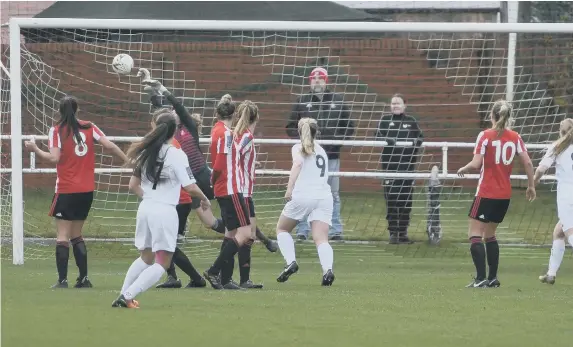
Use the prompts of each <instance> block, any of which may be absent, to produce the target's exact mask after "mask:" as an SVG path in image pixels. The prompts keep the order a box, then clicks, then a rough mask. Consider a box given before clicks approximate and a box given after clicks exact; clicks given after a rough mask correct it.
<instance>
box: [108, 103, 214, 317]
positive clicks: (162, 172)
mask: <svg viewBox="0 0 573 347" xmlns="http://www.w3.org/2000/svg"><path fill="white" fill-rule="evenodd" d="M176 127H177V123H176V121H175V117H174V116H173V115H172V114H171V113H166V114H163V115H160V116H158V118H157V122H156V126H155V128H154V129H153V130H151V131H150V132H149V133H148V134H147V135H145V137H144V138H143V139H142V140H141V141H140V142H136V143H133V144H132V145H131V146H130V148H129V150H128V152H127V156H128V158H129V159H130V164H131V165H132V166H133V167H134V173H133V175H132V176H131V179H130V181H129V188H130V190H131V191H132V192H134V193H135V194H136V195H137V196H139V197H140V198H141V199H142V200H141V203H140V204H139V207H138V209H137V217H136V226H135V242H134V243H135V247H136V248H137V249H138V250H139V252H140V257H139V258H137V259H136V260H135V261H134V262H133V263H132V264H131V266H130V267H129V269H128V271H127V274H126V276H125V280H124V283H123V287H122V289H121V293H120V295H119V297H118V298H117V299H116V300H115V301H114V302H113V303H112V307H126V308H138V307H139V303H138V302H137V301H136V300H135V297H136V296H137V295H139V294H140V293H142V292H144V291H146V290H147V289H149V288H151V286H153V285H154V284H155V283H157V282H158V281H159V280H160V279H161V276H163V273H164V272H165V269H167V268H168V267H169V265H170V264H171V257H172V255H173V252H174V251H175V248H176V244H177V229H178V226H179V218H178V216H177V209H176V206H177V204H178V202H179V198H180V191H181V187H183V189H184V190H185V191H186V192H187V193H189V194H190V195H191V196H193V197H196V198H198V199H200V201H201V207H202V208H204V209H208V208H210V206H211V204H210V202H209V199H207V197H206V196H205V194H203V192H202V191H201V189H199V187H198V186H197V184H196V183H195V178H194V177H193V174H192V173H191V169H190V168H189V162H188V160H187V156H186V155H185V153H183V151H182V150H181V149H178V148H176V147H175V146H173V144H172V140H173V135H174V134H175V129H176ZM154 258H155V263H154Z"/></svg>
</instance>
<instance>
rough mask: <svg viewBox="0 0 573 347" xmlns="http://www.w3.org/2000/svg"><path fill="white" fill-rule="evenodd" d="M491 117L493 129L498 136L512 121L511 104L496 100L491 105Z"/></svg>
mask: <svg viewBox="0 0 573 347" xmlns="http://www.w3.org/2000/svg"><path fill="white" fill-rule="evenodd" d="M491 117H492V120H493V121H495V126H494V128H493V129H494V130H496V131H497V134H498V136H499V135H501V133H502V132H503V131H504V130H505V129H506V128H509V127H511V122H512V120H513V118H512V108H511V104H510V103H509V102H507V101H505V100H497V101H496V102H495V103H494V104H493V108H492V110H491Z"/></svg>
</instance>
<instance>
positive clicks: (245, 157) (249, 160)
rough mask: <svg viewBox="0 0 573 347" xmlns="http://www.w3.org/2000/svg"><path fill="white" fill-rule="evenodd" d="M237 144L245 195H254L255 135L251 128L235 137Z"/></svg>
mask: <svg viewBox="0 0 573 347" xmlns="http://www.w3.org/2000/svg"><path fill="white" fill-rule="evenodd" d="M235 145H236V146H237V149H238V151H239V155H240V161H239V163H240V166H241V171H242V172H243V195H244V196H245V197H251V196H253V186H254V185H255V158H256V156H257V152H256V149H255V137H254V136H253V133H251V132H250V131H249V130H245V131H244V132H243V134H241V135H240V136H237V137H236V138H235Z"/></svg>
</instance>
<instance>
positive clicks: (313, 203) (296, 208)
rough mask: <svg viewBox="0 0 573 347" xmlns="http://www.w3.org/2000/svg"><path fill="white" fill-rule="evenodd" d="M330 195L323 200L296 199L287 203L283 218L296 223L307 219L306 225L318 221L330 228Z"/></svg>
mask: <svg viewBox="0 0 573 347" xmlns="http://www.w3.org/2000/svg"><path fill="white" fill-rule="evenodd" d="M332 207H333V201H332V195H329V196H328V197H326V198H323V199H313V198H301V197H296V198H293V199H292V200H291V201H289V202H287V203H286V205H285V207H284V208H283V212H282V214H283V216H285V217H288V218H290V219H294V220H297V221H302V220H305V219H307V217H308V223H309V224H310V222H312V221H315V220H318V221H321V222H324V223H327V224H328V225H329V226H332Z"/></svg>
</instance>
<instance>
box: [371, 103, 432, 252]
mask: <svg viewBox="0 0 573 347" xmlns="http://www.w3.org/2000/svg"><path fill="white" fill-rule="evenodd" d="M390 107H391V110H392V114H391V115H384V116H382V119H381V120H380V123H379V125H378V131H377V132H376V139H377V140H381V141H387V142H388V146H386V147H384V148H383V149H382V156H381V164H382V170H383V171H384V172H389V173H394V172H398V173H408V172H413V171H414V170H415V167H416V162H417V158H418V152H419V149H420V146H421V145H422V142H423V134H422V130H420V127H419V126H418V122H417V121H416V118H414V117H412V116H409V115H406V113H405V112H406V100H405V99H404V97H403V96H402V95H400V94H395V95H394V96H393V97H392V100H391V105H390ZM397 141H409V142H413V146H396V142H397ZM413 192H414V180H412V179H401V178H398V179H385V180H384V198H385V199H386V220H387V221H388V230H389V232H390V243H391V244H399V243H406V244H407V243H411V241H410V238H409V237H408V226H409V225H410V213H411V212H412V195H413Z"/></svg>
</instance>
